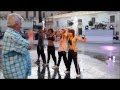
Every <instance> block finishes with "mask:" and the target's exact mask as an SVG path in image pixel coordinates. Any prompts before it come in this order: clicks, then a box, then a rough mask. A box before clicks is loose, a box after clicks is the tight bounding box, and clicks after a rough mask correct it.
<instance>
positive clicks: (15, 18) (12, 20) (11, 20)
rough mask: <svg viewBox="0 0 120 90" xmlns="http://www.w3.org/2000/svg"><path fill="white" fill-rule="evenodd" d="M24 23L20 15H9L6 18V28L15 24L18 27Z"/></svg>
mask: <svg viewBox="0 0 120 90" xmlns="http://www.w3.org/2000/svg"><path fill="white" fill-rule="evenodd" d="M22 21H24V19H23V18H22V17H21V16H20V14H16V13H11V14H9V15H8V16H7V26H8V27H10V26H13V25H15V24H18V25H20V24H21V23H22Z"/></svg>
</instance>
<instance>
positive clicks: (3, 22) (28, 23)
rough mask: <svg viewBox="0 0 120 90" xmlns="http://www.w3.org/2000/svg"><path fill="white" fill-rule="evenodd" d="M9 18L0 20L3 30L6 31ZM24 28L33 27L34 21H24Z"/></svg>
mask: <svg viewBox="0 0 120 90" xmlns="http://www.w3.org/2000/svg"><path fill="white" fill-rule="evenodd" d="M6 22H7V20H0V26H1V27H2V31H5V30H6V29H7V27H6V26H7V23H6ZM22 27H23V28H32V27H33V22H23V23H22Z"/></svg>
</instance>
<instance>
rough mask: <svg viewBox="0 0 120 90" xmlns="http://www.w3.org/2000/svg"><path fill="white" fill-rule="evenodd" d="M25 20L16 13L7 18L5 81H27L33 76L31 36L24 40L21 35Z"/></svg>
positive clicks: (4, 57)
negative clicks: (29, 76)
mask: <svg viewBox="0 0 120 90" xmlns="http://www.w3.org/2000/svg"><path fill="white" fill-rule="evenodd" d="M22 21H23V18H22V17H21V16H20V15H19V14H16V13H11V14H9V15H8V16H7V27H8V29H7V30H6V32H5V34H4V37H3V48H2V57H3V58H2V69H3V75H4V78H5V79H27V77H28V75H31V59H30V54H29V49H31V48H32V44H31V42H32V41H31V36H29V35H28V39H27V40H26V39H24V38H23V37H22V36H21V34H20V29H21V26H22Z"/></svg>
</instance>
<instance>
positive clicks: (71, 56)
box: [68, 50, 80, 74]
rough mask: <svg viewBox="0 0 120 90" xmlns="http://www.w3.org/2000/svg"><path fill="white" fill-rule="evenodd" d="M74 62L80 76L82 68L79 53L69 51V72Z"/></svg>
mask: <svg viewBox="0 0 120 90" xmlns="http://www.w3.org/2000/svg"><path fill="white" fill-rule="evenodd" d="M72 60H73V62H74V65H75V69H76V73H77V74H80V67H79V64H78V62H77V52H74V51H73V50H69V51H68V71H70V67H71V62H72Z"/></svg>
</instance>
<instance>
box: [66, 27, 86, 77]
mask: <svg viewBox="0 0 120 90" xmlns="http://www.w3.org/2000/svg"><path fill="white" fill-rule="evenodd" d="M77 41H81V42H86V41H87V39H86V38H80V37H78V36H75V31H74V30H73V29H70V30H69V33H68V69H67V71H66V73H70V67H71V62H72V59H73V62H74V65H75V68H76V73H77V77H80V67H79V64H78V61H77V46H76V42H77Z"/></svg>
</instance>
